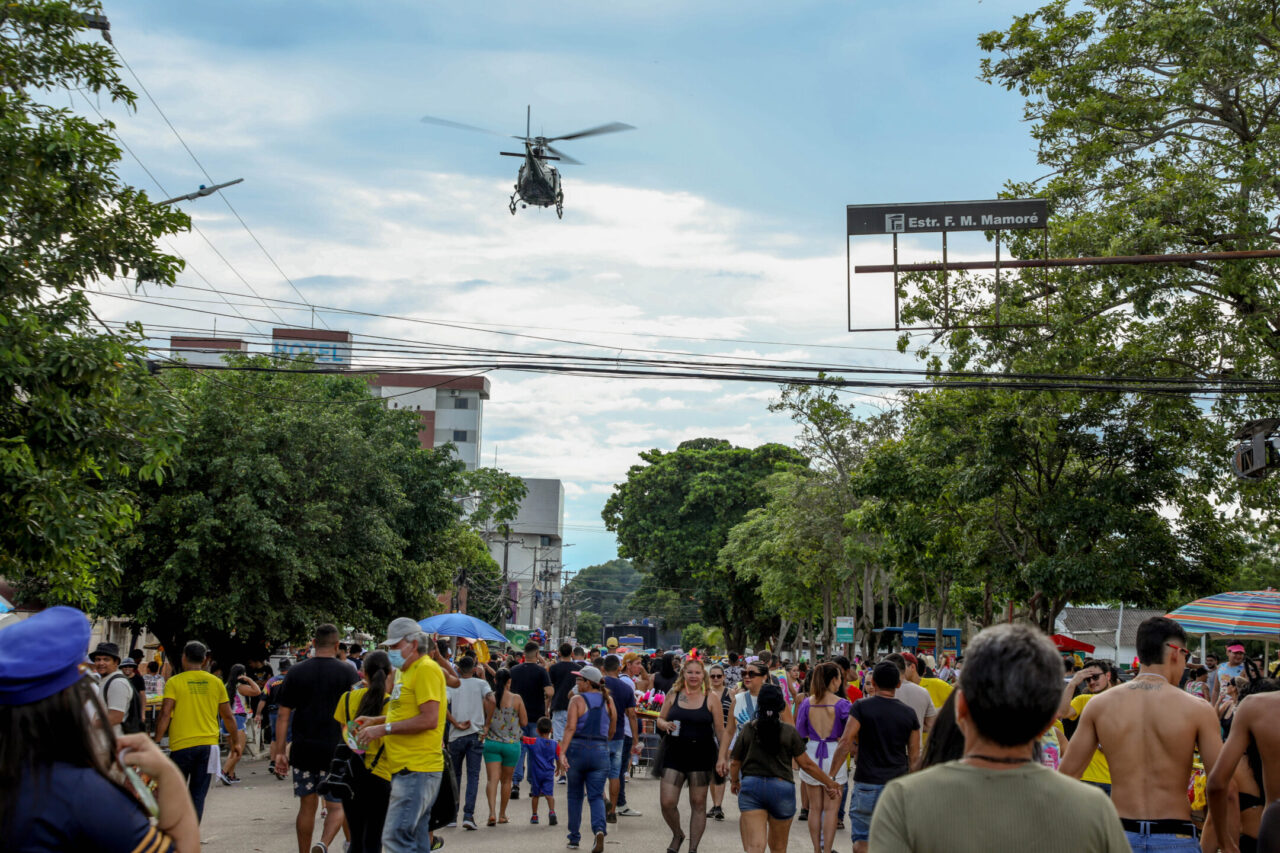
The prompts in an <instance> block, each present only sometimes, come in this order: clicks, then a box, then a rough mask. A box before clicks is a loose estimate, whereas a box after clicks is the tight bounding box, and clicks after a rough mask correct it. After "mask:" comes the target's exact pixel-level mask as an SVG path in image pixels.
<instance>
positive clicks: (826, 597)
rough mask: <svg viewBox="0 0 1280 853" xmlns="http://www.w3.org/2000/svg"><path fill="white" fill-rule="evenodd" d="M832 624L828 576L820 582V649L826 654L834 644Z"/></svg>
mask: <svg viewBox="0 0 1280 853" xmlns="http://www.w3.org/2000/svg"><path fill="white" fill-rule="evenodd" d="M833 625H834V623H833V622H832V621H831V579H830V578H828V579H827V580H826V581H824V582H823V584H822V650H823V654H825V655H827V656H830V655H831V649H832V648H833V647H834V646H835V634H834V632H833Z"/></svg>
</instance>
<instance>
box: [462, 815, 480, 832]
mask: <svg viewBox="0 0 1280 853" xmlns="http://www.w3.org/2000/svg"><path fill="white" fill-rule="evenodd" d="M462 828H463V829H478V828H479V827H477V826H476V819H475V818H473V817H464V818H463V819H462Z"/></svg>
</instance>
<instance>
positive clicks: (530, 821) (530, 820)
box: [529, 815, 538, 823]
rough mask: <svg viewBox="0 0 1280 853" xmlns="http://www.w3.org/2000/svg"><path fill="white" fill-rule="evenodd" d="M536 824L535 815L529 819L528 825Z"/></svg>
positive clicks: (536, 817)
mask: <svg viewBox="0 0 1280 853" xmlns="http://www.w3.org/2000/svg"><path fill="white" fill-rule="evenodd" d="M537 822H538V816H537V815H534V816H533V817H531V818H529V823H537Z"/></svg>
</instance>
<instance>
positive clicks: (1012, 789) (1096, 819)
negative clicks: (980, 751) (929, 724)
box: [870, 761, 1130, 853]
mask: <svg viewBox="0 0 1280 853" xmlns="http://www.w3.org/2000/svg"><path fill="white" fill-rule="evenodd" d="M921 815H930V816H936V819H929V820H923V819H921ZM870 849H872V850H874V851H875V853H990V851H992V850H1034V851H1035V853H1130V848H1129V842H1128V841H1127V840H1126V839H1125V835H1124V827H1122V826H1121V825H1120V818H1119V816H1118V815H1117V814H1116V809H1115V806H1113V805H1112V804H1111V800H1110V798H1108V797H1107V795H1106V794H1104V793H1103V792H1102V791H1101V790H1100V789H1098V788H1095V787H1094V786H1092V785H1088V784H1086V783H1084V782H1079V781H1077V780H1075V779H1072V778H1070V777H1069V776H1064V775H1063V774H1061V773H1058V772H1056V771H1054V770H1050V769H1049V768H1047V767H1044V766H1042V765H1040V764H1032V763H1028V764H1024V765H1021V766H1018V767H1014V768H1010V769H1008V770H986V769H983V768H978V767H971V766H969V765H968V764H965V763H964V762H963V761H952V762H950V763H948V764H942V765H939V766H937V767H931V768H929V769H928V770H924V771H922V772H919V773H911V774H908V775H906V776H901V777H899V778H897V779H894V780H893V781H892V782H890V783H889V784H888V785H886V786H885V789H884V793H883V794H881V796H880V800H879V802H878V803H876V810H875V815H874V816H873V817H872V818H871V838H870Z"/></svg>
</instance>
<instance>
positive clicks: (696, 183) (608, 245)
mask: <svg viewBox="0 0 1280 853" xmlns="http://www.w3.org/2000/svg"><path fill="white" fill-rule="evenodd" d="M1032 8H1034V7H1033V6H1032V5H1031V4H1030V3H1026V2H1008V0H919V2H912V3H892V4H890V3H878V2H863V1H862V0H843V2H817V1H816V0H789V2H786V3H777V2H770V3H766V2H754V0H736V1H735V2H713V1H712V0H706V2H700V3H697V4H689V3H684V2H669V0H651V2H646V3H628V2H621V3H597V2H560V3H554V4H529V3H511V2H498V1H496V0H495V2H486V3H483V4H444V3H428V2H412V3H411V2H398V1H397V0H386V2H381V3H378V4H351V3H342V4H339V3H330V2H311V3H307V4H296V3H280V2H261V0H255V2H227V1H226V0H219V2H207V0H184V2H182V3H150V2H148V3H142V2H123V1H122V2H107V3H106V4H105V12H106V14H107V15H108V17H109V19H110V21H111V33H112V36H113V38H114V41H115V44H116V46H117V48H118V49H119V51H120V54H121V56H122V57H123V58H124V60H125V61H127V62H128V63H129V65H130V66H131V67H132V69H133V71H134V72H136V74H137V77H138V78H139V79H140V80H141V82H142V84H144V85H145V87H146V89H147V90H148V91H149V92H150V93H151V95H152V96H153V97H154V100H155V102H156V103H157V104H158V105H159V108H160V109H161V110H163V113H164V115H165V116H167V119H168V123H171V124H172V126H173V128H174V129H176V133H175V132H174V130H171V129H170V127H169V126H168V125H167V124H166V121H165V118H163V117H162V116H161V113H160V112H159V111H157V109H156V107H155V106H153V104H152V103H151V102H150V101H149V100H147V99H146V98H145V97H141V98H140V99H139V102H138V104H137V108H136V110H134V111H129V110H127V109H125V108H123V106H122V105H119V104H111V103H108V102H106V101H102V100H99V99H96V98H92V97H91V98H90V99H89V100H86V99H85V98H84V97H82V96H80V95H76V96H74V97H73V98H72V99H71V101H70V106H71V107H72V108H73V109H75V110H76V111H77V112H82V113H84V114H85V115H87V116H89V117H94V118H96V115H95V112H94V111H95V110H96V111H98V112H100V114H101V115H103V116H105V117H107V118H109V119H111V120H112V121H114V122H115V123H116V127H117V131H118V134H119V136H120V138H121V139H122V140H123V142H124V143H125V144H126V145H127V146H128V147H129V149H130V150H131V151H132V152H133V155H136V156H133V155H128V154H126V156H125V158H124V159H123V161H122V162H121V164H120V173H121V175H122V176H123V177H124V178H125V179H126V180H127V181H128V182H130V183H131V184H134V185H136V186H138V187H140V188H142V189H144V190H146V191H147V192H148V193H149V194H150V195H151V196H152V197H153V198H164V197H169V196H175V195H179V194H182V193H186V192H190V191H192V190H194V189H195V188H196V187H197V186H198V185H200V184H206V183H209V180H208V179H207V178H206V177H205V175H204V173H203V172H202V169H201V166H202V167H203V170H207V172H208V174H209V176H211V177H212V179H213V180H214V181H218V182H221V181H224V180H230V179H233V178H243V179H244V182H243V183H242V184H239V185H237V186H235V187H232V188H229V189H227V190H226V191H225V196H226V198H227V199H228V200H230V201H231V203H232V204H233V205H234V207H235V212H236V213H238V214H239V217H240V218H241V219H243V221H244V223H245V225H244V226H242V224H241V223H240V222H239V221H237V219H236V217H235V215H233V213H232V211H231V210H230V209H228V207H227V205H226V204H225V203H223V202H222V200H220V199H218V198H217V197H208V198H202V199H199V200H197V201H194V202H184V203H183V209H184V210H186V211H187V212H188V213H189V214H190V215H191V217H192V220H193V222H194V224H195V225H196V226H197V227H198V229H199V231H200V233H194V232H193V233H190V234H183V235H179V236H177V237H174V238H171V239H169V240H167V241H166V242H165V243H163V244H162V248H165V249H166V250H168V251H174V252H177V253H178V254H180V255H181V256H182V257H183V258H184V259H186V261H187V267H186V269H185V270H184V271H183V273H181V274H180V276H179V284H181V285H183V287H182V288H178V289H173V290H171V291H169V292H167V293H163V292H162V291H160V290H158V289H157V288H156V287H155V286H154V285H153V286H149V287H148V288H147V289H146V293H145V294H143V293H136V292H134V291H132V290H131V289H130V286H129V285H125V284H124V283H122V282H115V283H104V284H103V292H102V293H101V294H100V295H97V296H95V297H94V303H95V306H96V307H97V309H98V311H99V313H100V314H102V315H103V316H104V317H106V318H107V319H108V320H110V321H124V320H139V321H141V322H143V324H144V326H145V327H146V328H147V329H148V332H149V334H150V335H152V336H153V343H155V344H157V345H160V344H165V343H167V338H168V335H169V334H170V333H171V332H173V331H175V330H190V331H197V330H199V331H202V332H208V331H210V330H212V329H214V328H215V326H216V329H217V331H218V333H220V334H226V335H231V334H233V333H235V334H241V333H246V334H249V335H250V340H254V341H256V340H260V338H258V339H255V338H253V337H252V335H253V334H254V332H255V330H256V331H257V332H265V333H266V334H267V335H268V336H269V334H270V329H271V328H272V327H273V326H280V325H284V324H285V323H290V324H299V325H310V324H311V322H312V321H311V317H312V312H311V310H310V309H309V308H306V307H302V306H288V305H284V304H280V303H271V305H270V307H268V306H267V305H265V304H264V303H263V302H262V301H260V300H258V299H256V298H255V297H254V294H255V293H256V294H257V295H259V296H263V297H267V298H269V299H278V300H293V301H297V302H306V303H310V304H315V305H320V306H332V307H337V308H345V309H352V310H358V311H363V312H368V313H372V314H382V315H395V318H399V319H395V318H391V317H368V316H358V315H350V314H338V313H332V312H325V311H323V310H320V311H317V312H316V316H317V317H318V319H317V324H320V323H321V322H323V323H325V324H327V325H328V327H330V328H334V329H346V330H349V331H351V332H352V333H353V334H354V335H355V336H356V340H357V342H359V341H360V340H361V339H362V336H371V335H380V336H386V337H395V338H400V339H405V340H412V341H415V342H419V343H422V344H452V345H465V346H482V347H493V348H503V349H510V350H521V351H525V352H540V353H551V352H559V353H564V352H585V353H595V354H600V353H606V354H610V353H612V352H615V351H622V350H620V349H618V348H640V349H651V350H652V349H660V350H666V351H680V352H689V353H697V354H699V355H712V354H714V355H721V356H725V355H728V356H747V357H764V358H770V359H777V360H789V361H821V362H823V363H828V364H833V363H834V364H841V365H843V364H848V365H879V366H883V365H896V366H907V365H909V364H911V359H910V358H909V357H908V356H902V355H899V354H898V353H897V352H896V350H895V349H894V341H895V336H894V335H893V334H892V333H889V334H885V333H878V334H869V333H858V334H850V333H849V332H848V331H847V324H846V319H845V316H844V315H845V313H846V310H847V309H846V298H847V294H846V276H845V263H844V261H845V258H844V257H843V255H844V251H845V247H844V246H842V245H841V241H842V239H843V238H844V206H845V205H847V204H866V203H882V202H911V201H917V202H918V201H941V200H956V199H981V198H994V197H995V196H996V195H997V194H998V193H999V192H1000V191H1001V189H1002V188H1003V186H1004V184H1005V182H1007V181H1009V180H1028V179H1034V178H1037V177H1039V176H1040V175H1041V174H1042V172H1041V171H1039V170H1038V169H1037V165H1036V161H1035V150H1034V142H1033V140H1032V139H1031V136H1030V133H1029V128H1028V126H1027V125H1026V124H1025V123H1024V122H1023V121H1022V100H1021V98H1020V97H1019V96H1018V94H1017V93H1016V92H1006V91H1005V90H1004V89H1002V88H999V87H994V86H989V85H986V84H984V83H982V82H981V81H979V80H978V79H977V77H978V73H979V61H980V59H981V58H982V56H983V54H982V53H981V51H980V50H979V49H978V47H977V37H978V35H979V34H980V33H983V32H986V31H989V30H993V29H1000V28H1002V27H1007V26H1008V24H1009V23H1010V22H1011V20H1012V18H1013V16H1014V15H1017V14H1022V13H1025V12H1028V11H1031V9H1032ZM94 37H96V34H95V36H94ZM123 73H124V76H125V80H126V82H127V83H129V84H130V85H131V87H133V88H135V89H137V88H138V87H137V86H136V84H135V81H134V79H133V78H132V77H131V76H130V75H129V72H128V71H124V72H123ZM140 94H141V93H140ZM527 106H528V107H531V109H532V125H533V129H534V132H535V134H537V133H545V134H546V135H549V136H550V135H562V134H567V133H571V132H573V131H576V130H580V129H583V128H587V127H593V126H596V125H599V124H603V123H605V122H611V121H620V122H626V123H628V124H631V125H634V126H635V128H636V129H635V130H633V131H629V132H625V133H617V134H611V135H605V136H598V137H594V138H589V139H582V140H575V141H571V142H565V143H563V144H560V145H559V146H558V147H561V148H562V149H563V150H564V151H565V152H566V153H569V154H571V155H572V156H574V157H575V158H577V159H579V160H581V161H583V164H584V165H581V166H574V165H565V166H563V168H562V173H563V187H564V194H565V214H564V219H563V220H562V221H561V220H557V219H556V217H555V214H554V212H552V211H550V210H546V209H535V208H530V209H528V210H520V211H519V212H518V214H517V215H516V216H512V215H511V214H510V213H508V212H507V199H508V196H509V195H510V193H511V188H512V183H513V180H514V176H515V172H516V168H517V166H518V161H517V160H515V159H513V158H510V157H502V156H499V154H498V152H499V151H501V150H507V151H510V150H513V147H515V146H518V145H519V143H517V142H515V141H514V140H508V141H506V142H504V141H503V140H501V139H498V138H496V137H493V136H486V135H483V134H477V133H468V132H464V131H460V130H454V129H449V128H444V127H440V126H434V125H428V124H424V123H422V122H421V121H420V119H421V117H422V116H424V115H433V116H438V117H442V118H446V119H449V120H452V121H456V122H462V123H465V124H470V125H475V126H479V127H483V128H489V129H492V130H494V131H497V132H499V133H502V134H516V133H521V134H522V133H523V131H524V123H525V110H526V107H527ZM179 135H180V136H181V141H180V140H179V138H178V137H179ZM184 143H185V146H184ZM186 149H190V150H189V151H188V150H186ZM195 160H198V161H199V163H200V164H201V166H197V164H196V162H195ZM259 244H260V245H259ZM849 245H850V247H851V251H852V256H853V260H854V263H858V262H859V261H862V262H867V263H886V262H888V260H889V259H890V258H889V256H888V249H889V246H888V243H887V241H886V240H885V239H884V238H879V237H873V238H857V239H854V240H852V241H850V243H849ZM937 246H938V240H937V238H936V236H934V237H913V238H908V239H905V240H904V243H903V256H902V257H903V260H912V259H915V258H919V259H928V258H931V257H933V256H936V255H937V254H939V252H938V248H937ZM949 248H950V252H951V255H952V257H957V258H960V257H974V258H979V257H984V258H985V257H990V256H991V254H992V250H991V248H990V247H989V246H985V245H983V244H982V242H981V237H980V236H974V235H969V236H967V237H964V238H961V239H956V238H954V237H953V241H952V243H951V246H950V247H949ZM264 250H265V251H264ZM286 276H287V278H288V280H286ZM854 278H855V281H854V282H853V287H854V295H853V298H852V304H853V320H854V326H873V325H874V326H879V325H885V324H886V323H889V322H891V320H892V307H891V306H892V296H891V290H890V288H889V283H888V281H887V280H885V279H884V278H883V277H875V276H855V277H854ZM290 281H291V282H292V284H291V283H290ZM295 288H296V290H295ZM199 289H204V290H205V291H206V292H199ZM208 289H215V290H218V291H221V292H222V293H223V294H225V295H226V298H225V300H224V298H223V297H222V296H219V295H217V294H213V293H209V292H207V290H208ZM179 300H200V301H179ZM228 302H230V303H232V304H231V305H228V304H227V303H228ZM160 303H163V304H160ZM273 311H274V313H273ZM217 315H222V316H217ZM434 321H443V322H448V323H453V324H462V325H467V326H472V327H482V328H483V329H485V330H487V331H484V330H476V329H475V328H472V329H459V328H455V327H446V326H439V325H432V324H431V322H434ZM520 335H524V336H527V337H520ZM550 337H554V338H557V339H558V340H557V341H555V342H553V341H548V340H545V338H550ZM365 339H366V340H367V339H368V338H367V337H366V338H365ZM565 341H569V342H573V343H565ZM251 348H253V349H259V350H265V346H262V345H255V346H252V347H251ZM489 379H490V382H491V384H492V395H491V399H490V400H489V401H488V402H487V403H486V405H485V410H484V430H483V437H482V456H483V462H484V464H486V465H491V464H494V462H495V460H496V463H497V465H498V466H499V467H501V468H503V469H505V470H508V471H510V472H512V473H514V474H519V475H522V476H529V477H556V478H560V479H561V480H563V481H564V485H565V492H566V504H565V542H566V543H570V544H572V545H573V547H572V548H570V549H568V550H566V551H565V552H564V564H565V568H566V569H567V570H568V571H569V572H574V571H577V570H579V569H581V568H583V567H585V566H589V565H593V564H596V563H600V562H603V561H605V560H608V559H611V558H613V557H614V556H615V555H616V542H615V541H614V538H613V536H612V534H610V533H608V532H607V531H606V530H605V529H604V524H603V522H602V520H601V518H600V510H601V508H602V506H603V504H604V502H605V500H606V499H607V498H608V496H609V494H611V493H612V491H613V487H614V484H615V483H619V482H621V481H622V480H623V479H625V477H626V473H627V470H628V468H629V467H630V466H632V465H634V464H637V463H638V462H639V457H638V454H639V453H640V452H642V451H644V450H647V449H650V448H660V449H665V450H670V449H674V448H675V446H676V445H677V444H678V443H679V442H681V441H684V440H687V439H690V438H697V437H718V438H725V439H728V440H730V441H732V442H733V443H734V444H737V445H741V446H755V445H758V444H761V443H764V442H768V441H779V442H791V441H793V440H794V438H795V435H796V428H795V426H794V424H792V423H791V422H790V420H789V419H788V418H787V417H786V416H785V415H784V414H776V413H770V412H769V411H768V404H769V402H770V400H772V399H775V398H776V397H777V396H778V389H777V387H776V386H771V385H761V384H738V383H732V382H725V381H718V380H717V381H705V380H703V381H695V380H689V379H679V380H664V379H657V378H645V379H634V380H623V379H587V378H582V377H571V376H553V375H538V374H528V373H518V372H495V373H493V374H490V375H489ZM849 399H850V401H851V402H854V403H857V404H859V405H863V406H867V407H879V406H883V405H886V403H885V401H884V400H883V399H882V398H879V397H872V396H861V395H858V394H851V395H849Z"/></svg>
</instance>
